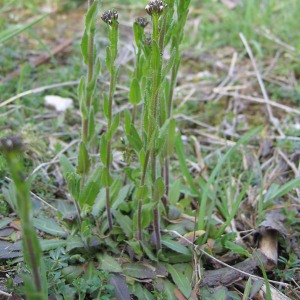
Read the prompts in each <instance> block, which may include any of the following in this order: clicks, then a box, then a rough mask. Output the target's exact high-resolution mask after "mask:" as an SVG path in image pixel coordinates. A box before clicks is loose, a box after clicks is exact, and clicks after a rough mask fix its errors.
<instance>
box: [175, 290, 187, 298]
mask: <svg viewBox="0 0 300 300" xmlns="http://www.w3.org/2000/svg"><path fill="white" fill-rule="evenodd" d="M174 296H175V297H176V298H177V300H187V298H186V297H185V296H184V295H183V294H182V293H181V292H180V290H179V289H178V288H177V287H176V288H175V289H174Z"/></svg>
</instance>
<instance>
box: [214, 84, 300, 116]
mask: <svg viewBox="0 0 300 300" xmlns="http://www.w3.org/2000/svg"><path fill="white" fill-rule="evenodd" d="M214 93H218V94H221V95H222V96H229V97H236V94H235V93H228V92H224V91H223V90H222V89H220V88H215V89H214ZM238 97H239V98H240V99H242V100H246V101H251V102H256V103H265V104H268V105H270V106H273V107H276V108H280V109H282V110H284V111H286V112H288V113H294V114H297V115H300V110H298V109H295V108H291V107H288V106H287V105H283V104H280V103H277V102H274V101H271V100H265V99H262V98H257V97H251V96H247V95H240V94H239V95H238Z"/></svg>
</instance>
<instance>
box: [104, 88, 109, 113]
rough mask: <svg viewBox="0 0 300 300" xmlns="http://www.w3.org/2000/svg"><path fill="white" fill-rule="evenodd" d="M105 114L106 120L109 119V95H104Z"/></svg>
mask: <svg viewBox="0 0 300 300" xmlns="http://www.w3.org/2000/svg"><path fill="white" fill-rule="evenodd" d="M103 112H104V115H105V117H106V118H109V100H108V96H107V94H106V93H105V92H104V93H103Z"/></svg>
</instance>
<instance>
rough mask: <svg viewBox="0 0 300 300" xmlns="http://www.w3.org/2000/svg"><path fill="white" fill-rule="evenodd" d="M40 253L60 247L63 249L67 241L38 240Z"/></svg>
mask: <svg viewBox="0 0 300 300" xmlns="http://www.w3.org/2000/svg"><path fill="white" fill-rule="evenodd" d="M39 242H40V245H41V249H42V251H50V250H53V249H57V248H60V247H65V246H66V244H67V241H65V240H54V239H51V240H41V239H40V240H39Z"/></svg>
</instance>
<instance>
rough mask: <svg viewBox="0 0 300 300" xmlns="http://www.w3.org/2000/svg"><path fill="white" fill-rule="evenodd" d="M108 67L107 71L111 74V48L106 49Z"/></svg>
mask: <svg viewBox="0 0 300 300" xmlns="http://www.w3.org/2000/svg"><path fill="white" fill-rule="evenodd" d="M105 63H106V67H107V69H108V70H109V71H110V72H111V68H112V57H111V52H110V48H109V47H106V60H105Z"/></svg>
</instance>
